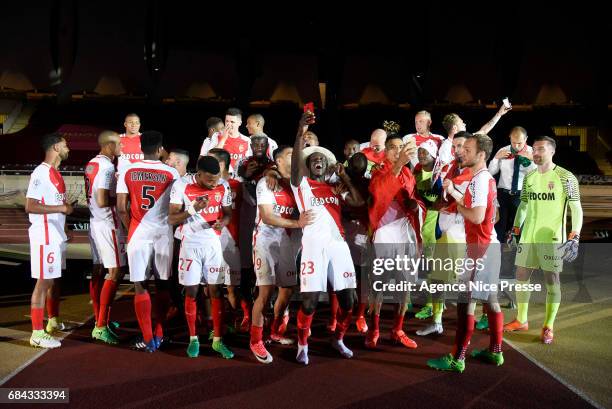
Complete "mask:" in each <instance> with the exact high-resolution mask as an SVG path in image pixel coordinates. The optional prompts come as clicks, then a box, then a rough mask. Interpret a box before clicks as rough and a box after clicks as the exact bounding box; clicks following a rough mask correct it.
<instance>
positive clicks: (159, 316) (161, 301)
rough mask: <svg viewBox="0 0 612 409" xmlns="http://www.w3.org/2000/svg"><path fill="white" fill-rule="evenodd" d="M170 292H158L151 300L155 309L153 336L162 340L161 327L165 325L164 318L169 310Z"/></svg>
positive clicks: (162, 329)
mask: <svg viewBox="0 0 612 409" xmlns="http://www.w3.org/2000/svg"><path fill="white" fill-rule="evenodd" d="M170 302H171V297H170V291H168V290H158V291H157V293H156V294H155V298H154V300H153V303H154V307H155V336H156V337H158V338H163V336H164V328H163V325H164V324H165V323H166V316H167V315H168V310H169V309H170Z"/></svg>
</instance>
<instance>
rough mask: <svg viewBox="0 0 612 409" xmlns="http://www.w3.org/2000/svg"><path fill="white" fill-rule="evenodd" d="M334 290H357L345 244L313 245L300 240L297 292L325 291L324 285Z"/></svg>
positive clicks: (340, 242) (342, 242) (352, 267)
mask: <svg viewBox="0 0 612 409" xmlns="http://www.w3.org/2000/svg"><path fill="white" fill-rule="evenodd" d="M328 280H329V282H330V284H331V287H332V289H333V290H334V291H341V290H344V289H346V288H357V280H356V277H355V267H354V266H353V260H352V259H351V252H350V250H349V248H348V244H346V242H345V241H339V240H331V241H327V242H316V241H314V240H308V239H306V240H305V239H302V259H301V263H300V291H301V292H303V293H310V292H315V291H323V292H326V291H327V282H328Z"/></svg>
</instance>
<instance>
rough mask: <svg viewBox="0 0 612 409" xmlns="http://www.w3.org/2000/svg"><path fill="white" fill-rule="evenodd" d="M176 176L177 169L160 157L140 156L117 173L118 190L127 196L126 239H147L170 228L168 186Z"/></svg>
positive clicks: (176, 178)
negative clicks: (145, 158)
mask: <svg viewBox="0 0 612 409" xmlns="http://www.w3.org/2000/svg"><path fill="white" fill-rule="evenodd" d="M179 178H180V176H179V174H178V172H177V171H176V169H174V168H172V167H170V166H168V165H166V164H164V163H162V162H160V161H159V160H142V161H141V162H138V163H133V164H131V165H130V166H128V167H127V169H125V170H124V171H122V172H121V173H119V178H118V180H117V194H119V193H127V194H129V198H130V216H131V221H130V229H129V231H128V242H129V241H130V240H132V239H138V240H149V239H150V238H151V236H152V235H155V234H159V232H160V231H162V230H164V229H170V227H169V225H168V206H169V203H170V190H171V187H172V185H173V183H174V181H175V180H178V179H179ZM170 232H171V231H170Z"/></svg>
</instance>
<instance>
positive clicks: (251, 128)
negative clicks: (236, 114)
mask: <svg viewBox="0 0 612 409" xmlns="http://www.w3.org/2000/svg"><path fill="white" fill-rule="evenodd" d="M265 123H266V121H265V120H264V117H263V115H261V114H251V115H249V117H248V118H247V121H246V129H247V132H248V133H249V136H250V137H253V135H261V134H263V135H266V133H265V132H264V125H265ZM266 136H267V135H266ZM276 148H278V144H277V143H276V141H275V140H274V139H272V138H270V137H269V136H268V150H267V151H266V155H267V156H268V158H270V160H274V157H273V155H274V151H275V150H276Z"/></svg>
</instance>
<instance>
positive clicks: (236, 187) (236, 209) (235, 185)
mask: <svg viewBox="0 0 612 409" xmlns="http://www.w3.org/2000/svg"><path fill="white" fill-rule="evenodd" d="M224 182H227V184H228V185H229V187H230V191H231V193H232V219H231V220H230V222H229V224H228V225H227V226H225V227H224V228H223V230H227V232H226V233H229V234H230V236H232V238H233V239H234V242H235V243H238V242H239V237H238V233H239V231H240V207H241V206H242V183H240V181H239V180H236V179H229V180H227V181H226V180H225V179H221V180H220V181H219V183H220V184H222V183H224Z"/></svg>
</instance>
